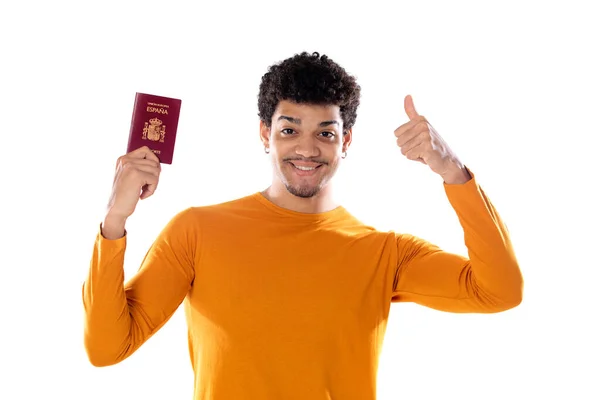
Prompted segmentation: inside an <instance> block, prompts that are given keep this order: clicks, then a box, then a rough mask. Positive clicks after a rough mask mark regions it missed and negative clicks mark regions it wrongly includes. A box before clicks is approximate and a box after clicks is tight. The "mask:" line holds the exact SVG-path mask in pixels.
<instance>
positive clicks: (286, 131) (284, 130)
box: [281, 128, 294, 135]
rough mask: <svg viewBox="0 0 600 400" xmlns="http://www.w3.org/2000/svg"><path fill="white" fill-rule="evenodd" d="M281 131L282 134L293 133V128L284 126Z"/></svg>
mask: <svg viewBox="0 0 600 400" xmlns="http://www.w3.org/2000/svg"><path fill="white" fill-rule="evenodd" d="M281 133H283V134H284V135H291V134H292V133H294V130H293V129H292V128H284V129H282V130H281Z"/></svg>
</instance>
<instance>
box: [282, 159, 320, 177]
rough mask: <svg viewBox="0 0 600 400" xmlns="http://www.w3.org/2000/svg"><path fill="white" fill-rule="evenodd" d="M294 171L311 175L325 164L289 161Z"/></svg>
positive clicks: (303, 174) (301, 174) (302, 174)
mask: <svg viewBox="0 0 600 400" xmlns="http://www.w3.org/2000/svg"><path fill="white" fill-rule="evenodd" d="M289 164H290V165H291V166H292V169H293V170H294V172H295V173H296V174H298V175H300V176H310V175H313V174H314V173H316V171H317V170H318V169H319V168H321V167H322V166H323V164H317V163H304V162H291V161H290V162H289Z"/></svg>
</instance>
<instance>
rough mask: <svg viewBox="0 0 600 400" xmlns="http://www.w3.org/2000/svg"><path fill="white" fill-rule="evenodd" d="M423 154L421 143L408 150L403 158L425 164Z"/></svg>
mask: <svg viewBox="0 0 600 400" xmlns="http://www.w3.org/2000/svg"><path fill="white" fill-rule="evenodd" d="M423 154H424V148H423V143H421V144H419V145H418V146H415V147H413V148H411V149H410V150H408V151H407V152H406V154H405V156H406V158H408V159H409V160H412V161H420V162H422V163H423V164H426V163H425V160H424V159H423V157H422V155H423Z"/></svg>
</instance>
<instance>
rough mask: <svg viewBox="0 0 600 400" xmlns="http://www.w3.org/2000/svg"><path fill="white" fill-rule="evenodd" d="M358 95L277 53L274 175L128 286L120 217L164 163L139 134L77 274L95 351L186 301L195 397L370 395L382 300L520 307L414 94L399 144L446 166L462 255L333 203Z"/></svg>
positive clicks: (165, 236) (145, 192) (160, 243)
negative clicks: (86, 265)
mask: <svg viewBox="0 0 600 400" xmlns="http://www.w3.org/2000/svg"><path fill="white" fill-rule="evenodd" d="M359 97H360V87H359V86H358V84H357V83H356V81H355V79H354V78H353V77H351V76H349V75H348V74H347V73H346V72H345V71H344V69H343V68H341V67H340V66H339V65H337V64H336V63H334V62H333V61H332V60H331V59H329V58H327V57H326V56H320V55H319V54H318V53H313V54H308V53H302V54H297V55H295V56H294V57H291V58H289V59H287V60H284V61H283V62H281V63H279V64H276V65H273V66H272V67H271V68H270V70H269V71H268V73H266V74H265V75H264V76H263V79H262V82H261V85H260V90H259V99H258V108H259V116H260V139H261V140H262V143H263V144H264V148H265V152H266V153H268V154H269V156H270V158H271V160H272V163H273V181H272V184H271V185H270V186H269V187H268V188H267V189H265V190H264V191H262V192H257V193H254V194H251V195H248V196H246V197H243V198H240V199H235V200H231V201H228V202H225V203H223V204H216V205H210V206H203V207H190V208H188V209H185V210H183V211H181V212H179V213H178V214H177V215H175V216H174V217H173V219H172V220H171V221H170V222H169V223H168V224H167V225H166V227H165V228H164V230H163V231H162V232H161V233H160V235H159V236H158V238H157V239H156V241H155V242H154V243H153V244H152V246H151V247H150V249H149V251H148V253H147V255H146V257H145V258H144V260H143V262H142V264H141V267H140V270H139V271H138V272H137V274H136V275H135V276H134V277H133V278H132V279H131V280H129V281H128V282H126V283H124V282H123V260H124V253H125V248H126V230H125V224H126V221H127V218H128V217H129V216H130V215H131V214H132V213H133V211H134V209H135V207H136V204H137V202H138V200H139V199H145V198H148V197H149V196H151V195H152V194H153V193H154V192H155V191H156V189H157V185H158V178H159V174H160V165H159V163H158V160H157V158H156V156H155V155H154V154H153V153H152V152H151V151H149V150H148V149H147V148H145V147H144V148H140V149H137V150H135V151H132V152H131V153H129V154H126V155H124V156H122V157H120V158H119V160H118V163H117V168H116V174H115V179H114V185H113V189H112V194H111V196H110V201H109V205H108V211H107V213H106V217H105V218H104V221H103V222H102V223H101V225H100V230H99V232H98V235H97V238H96V242H95V247H94V252H93V257H92V260H91V266H90V271H89V277H88V278H87V280H86V282H85V284H84V287H83V302H84V306H85V312H86V324H85V346H86V349H87V353H88V356H89V359H90V361H91V363H92V364H93V365H96V366H107V365H111V364H116V363H118V362H120V361H122V360H124V359H125V358H127V357H129V356H130V355H131V354H133V353H134V352H135V351H136V349H138V348H139V347H140V346H141V345H142V344H143V343H144V342H145V341H146V340H148V338H149V337H150V336H152V335H153V334H154V333H155V332H156V331H157V330H159V329H160V328H161V326H163V325H164V324H165V323H166V322H167V320H168V319H169V318H170V317H171V316H172V315H173V313H174V312H175V311H176V309H177V308H178V307H179V305H180V304H181V303H182V302H184V301H185V302H184V304H185V311H186V318H187V323H188V327H189V349H190V357H191V362H192V366H193V369H194V374H195V388H194V394H195V397H194V398H195V399H198V400H200V399H202V400H209V399H210V400H223V399H286V400H291V399H303V400H305V399H315V400H318V399H361V400H369V399H375V398H376V375H377V366H378V357H379V352H380V349H381V346H382V341H383V337H384V333H385V329H386V322H387V317H388V314H389V308H390V303H391V302H414V303H417V304H421V305H423V306H426V307H430V308H433V309H437V310H444V311H448V312H456V313H467V312H479V313H493V312H501V311H504V310H508V309H510V308H513V307H515V306H517V305H518V304H519V303H520V302H521V296H522V285H523V284H522V277H521V272H520V269H519V266H518V263H517V261H516V258H515V254H514V252H513V249H512V247H511V242H510V239H509V236H508V232H507V230H506V228H505V226H504V225H503V223H502V221H501V219H500V217H499V215H498V213H497V212H496V210H495V208H494V207H493V205H492V203H491V202H490V201H489V199H488V198H487V197H486V195H485V194H484V192H483V191H482V189H481V187H480V186H479V184H478V183H477V182H476V181H475V177H474V175H473V174H472V173H471V171H469V170H468V169H467V168H466V167H465V166H464V165H463V164H462V163H461V161H460V160H459V158H458V157H457V156H456V154H454V153H453V152H452V150H451V149H450V148H449V147H448V145H447V144H446V143H445V142H444V141H443V140H442V138H441V137H440V135H439V134H438V133H437V132H436V131H435V129H434V128H433V127H432V126H431V125H430V124H429V123H428V122H427V119H426V118H424V117H423V116H421V115H419V114H418V113H417V111H416V110H415V107H414V105H413V102H412V99H411V97H410V96H407V97H406V99H405V110H406V113H407V115H408V118H409V121H408V122H406V123H405V124H403V125H401V126H400V127H399V128H398V129H396V131H395V132H394V133H395V136H396V142H397V145H398V146H399V148H400V152H401V153H402V154H403V155H404V156H406V157H408V158H409V159H411V160H415V161H418V162H421V163H423V164H425V165H427V166H428V167H429V168H430V169H431V170H432V171H433V173H436V174H438V175H439V176H440V177H441V179H442V181H443V183H442V184H443V185H444V188H445V191H446V194H447V197H448V200H449V201H450V203H451V205H452V206H453V208H454V210H455V211H456V214H457V216H458V218H459V221H460V223H461V225H462V227H463V229H464V234H465V243H466V246H467V248H468V251H469V256H470V259H469V258H465V257H463V256H460V255H456V254H451V253H448V252H445V251H442V250H441V249H439V248H438V247H436V246H435V245H433V244H431V243H429V242H427V241H425V240H423V239H420V238H417V237H415V236H412V235H410V234H406V233H395V232H379V231H377V230H375V229H373V228H371V227H369V226H366V225H364V224H363V223H361V222H360V221H358V220H357V219H356V218H354V217H353V216H352V215H350V213H349V212H348V211H346V210H345V209H344V208H343V207H342V206H341V205H340V204H338V203H336V202H335V201H334V200H333V196H332V195H333V193H332V188H331V185H330V181H331V179H332V178H333V176H334V175H335V172H336V170H337V169H338V167H339V165H340V163H341V162H342V159H344V158H345V156H346V154H347V152H348V150H349V147H350V144H351V142H352V126H353V124H354V122H355V119H356V110H357V107H358V104H359Z"/></svg>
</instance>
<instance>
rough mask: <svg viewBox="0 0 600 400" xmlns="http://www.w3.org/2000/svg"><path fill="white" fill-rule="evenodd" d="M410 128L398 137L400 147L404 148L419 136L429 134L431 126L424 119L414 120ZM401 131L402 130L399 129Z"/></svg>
mask: <svg viewBox="0 0 600 400" xmlns="http://www.w3.org/2000/svg"><path fill="white" fill-rule="evenodd" d="M410 124H411V125H410V126H407V127H406V128H405V129H404V131H403V132H401V133H400V134H399V135H396V137H397V138H398V139H397V140H396V141H397V142H398V146H403V145H404V144H406V143H407V142H408V141H410V140H412V139H413V138H415V137H416V136H417V135H419V134H421V133H423V132H425V133H428V132H429V124H428V123H427V121H426V120H425V119H424V118H422V117H421V118H419V119H418V120H413V121H411V122H410ZM398 129H400V128H398Z"/></svg>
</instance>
